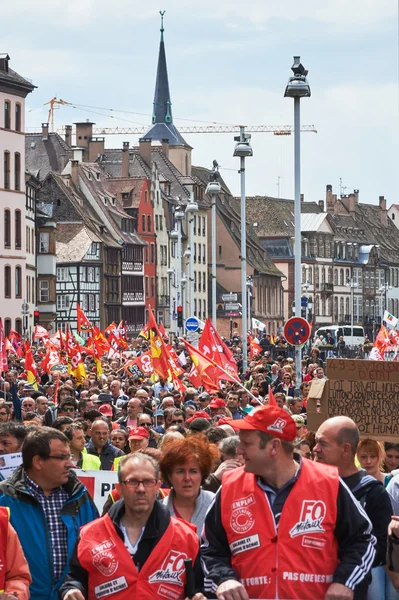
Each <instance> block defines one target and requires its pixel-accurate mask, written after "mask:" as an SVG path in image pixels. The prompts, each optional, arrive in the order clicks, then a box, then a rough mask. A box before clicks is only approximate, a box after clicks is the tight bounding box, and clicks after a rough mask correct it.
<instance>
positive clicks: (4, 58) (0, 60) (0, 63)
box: [0, 54, 10, 73]
mask: <svg viewBox="0 0 399 600" xmlns="http://www.w3.org/2000/svg"><path fill="white" fill-rule="evenodd" d="M9 60H10V57H9V56H8V54H0V71H3V73H8V61H9Z"/></svg>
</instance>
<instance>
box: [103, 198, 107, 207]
mask: <svg viewBox="0 0 399 600" xmlns="http://www.w3.org/2000/svg"><path fill="white" fill-rule="evenodd" d="M103 203H104V206H107V196H103Z"/></svg>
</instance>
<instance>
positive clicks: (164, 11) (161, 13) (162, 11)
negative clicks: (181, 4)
mask: <svg viewBox="0 0 399 600" xmlns="http://www.w3.org/2000/svg"><path fill="white" fill-rule="evenodd" d="M165 13H166V10H160V11H159V14H160V15H161V40H162V41H163V32H164V31H165V29H164V27H163V16H164V14H165Z"/></svg>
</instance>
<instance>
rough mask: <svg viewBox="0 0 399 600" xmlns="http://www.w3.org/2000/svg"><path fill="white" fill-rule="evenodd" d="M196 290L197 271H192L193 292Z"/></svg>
mask: <svg viewBox="0 0 399 600" xmlns="http://www.w3.org/2000/svg"><path fill="white" fill-rule="evenodd" d="M196 291H197V271H194V292H196Z"/></svg>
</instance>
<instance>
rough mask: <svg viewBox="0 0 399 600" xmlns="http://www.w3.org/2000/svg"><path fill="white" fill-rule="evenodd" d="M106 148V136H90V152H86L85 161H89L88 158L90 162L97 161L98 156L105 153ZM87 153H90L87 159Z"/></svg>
mask: <svg viewBox="0 0 399 600" xmlns="http://www.w3.org/2000/svg"><path fill="white" fill-rule="evenodd" d="M104 149H105V138H103V137H94V138H90V140H89V152H88V153H87V152H84V159H85V162H87V160H88V161H89V162H96V160H97V159H98V157H99V156H101V155H102V154H104ZM87 154H88V155H89V156H88V159H87Z"/></svg>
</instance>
